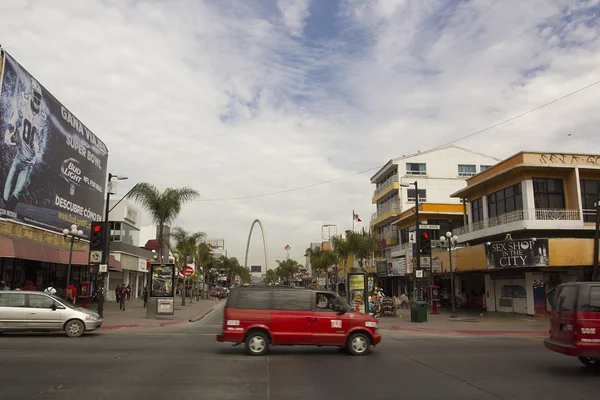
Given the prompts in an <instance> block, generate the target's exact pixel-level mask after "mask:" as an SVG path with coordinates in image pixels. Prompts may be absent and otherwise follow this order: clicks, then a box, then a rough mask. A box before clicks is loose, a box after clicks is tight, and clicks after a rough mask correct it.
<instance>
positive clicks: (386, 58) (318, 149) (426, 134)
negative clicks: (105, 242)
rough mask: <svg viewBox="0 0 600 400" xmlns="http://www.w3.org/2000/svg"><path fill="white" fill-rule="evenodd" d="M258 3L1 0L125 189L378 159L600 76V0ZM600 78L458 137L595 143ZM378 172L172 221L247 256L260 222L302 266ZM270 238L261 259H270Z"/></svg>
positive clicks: (361, 202)
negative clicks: (105, 151)
mask: <svg viewBox="0 0 600 400" xmlns="http://www.w3.org/2000/svg"><path fill="white" fill-rule="evenodd" d="M257 4H258V5H260V6H261V7H258V6H257ZM264 4H266V3H263V2H260V1H258V2H257V3H256V4H254V3H253V2H251V1H241V0H240V1H235V0H230V1H227V2H225V1H223V2H221V1H204V2H200V1H196V0H178V1H168V2H165V1H153V2H134V1H117V0H113V1H109V0H102V1H101V0H88V1H86V2H81V1H77V0H55V1H52V2H48V1H41V0H38V1H28V2H19V1H14V2H5V4H3V5H2V6H1V7H0V15H2V16H3V22H2V24H0V37H1V38H2V44H3V45H4V46H5V47H7V48H8V50H9V51H10V52H11V53H12V54H13V56H14V57H15V58H17V59H18V60H19V61H20V62H21V63H22V64H23V65H24V66H25V67H26V68H27V69H28V70H29V71H30V72H31V73H32V74H33V75H34V76H36V77H37V78H38V79H39V80H40V82H41V83H42V84H43V85H45V86H46V87H47V88H48V89H49V90H50V91H51V92H52V93H53V94H54V95H55V96H57V97H58V98H59V99H60V100H61V101H62V102H63V103H64V104H65V105H66V106H67V107H68V108H69V109H70V110H71V111H72V112H73V113H74V114H75V115H76V116H77V117H78V118H79V119H81V120H82V121H83V122H84V123H85V124H86V125H87V126H88V127H89V128H90V129H92V130H93V131H94V132H95V133H96V134H97V135H98V136H99V137H100V138H102V139H103V140H104V141H105V143H106V144H107V145H108V146H109V149H110V158H109V161H110V166H109V169H110V172H112V173H120V174H126V175H128V176H129V177H130V179H129V180H128V181H125V182H124V184H123V185H122V192H123V193H124V192H125V191H126V190H127V189H128V187H127V185H129V187H131V186H132V185H133V184H135V182H137V181H146V182H151V183H154V184H156V185H157V186H158V187H160V188H161V189H162V188H165V187H167V186H172V187H181V186H192V187H194V188H196V189H198V190H199V191H200V192H201V194H202V197H203V198H204V199H221V198H230V197H239V196H245V195H254V194H259V193H264V192H274V191H278V190H285V189H288V188H293V187H297V186H303V185H308V184H312V183H314V182H318V181H322V180H327V179H333V178H336V177H339V176H342V175H347V174H351V173H354V172H356V171H359V170H363V169H367V168H371V167H375V166H377V165H381V164H383V163H384V162H385V161H387V160H388V159H389V158H392V157H396V156H399V155H402V154H408V153H411V152H415V151H416V150H424V149H427V148H431V147H433V146H436V145H439V144H442V143H444V142H446V141H448V140H452V139H455V138H456V137H458V136H460V135H463V134H465V133H469V132H472V131H475V130H478V129H480V128H482V127H485V126H488V125H491V124H493V123H496V122H498V121H500V120H503V119H505V118H508V117H511V116H513V115H516V114H518V113H520V112H523V111H525V110H528V109H531V108H533V107H536V106H538V105H540V104H543V103H545V102H547V101H549V100H552V99H554V98H556V97H559V96H562V95H564V94H566V93H568V92H570V91H572V90H575V89H578V88H580V87H582V86H585V85H586V84H589V83H591V82H593V81H595V80H598V79H600V78H599V77H600V51H599V50H600V40H599V39H598V32H599V31H598V23H597V21H598V20H599V19H598V13H599V10H598V6H597V5H594V4H593V3H592V2H589V3H588V4H587V5H582V3H580V2H575V1H566V0H561V1H555V2H548V1H547V0H531V1H526V2H523V1H519V0H511V1H504V2H494V1H491V0H490V1H483V0H480V1H469V2H454V1H447V2H439V1H409V0H403V1H375V0H371V1H360V2H359V1H355V0H347V1H344V2H342V6H341V7H340V9H339V10H337V11H336V12H334V13H331V14H328V15H324V14H323V15H320V14H314V15H313V14H311V15H309V14H308V13H309V11H308V10H309V4H308V2H299V1H298V2H287V3H283V2H278V3H277V7H275V6H273V7H271V8H270V9H269V8H268V7H267V6H263V5H264ZM315 4H316V3H315ZM290 7H291V8H290ZM314 9H315V10H316V8H314ZM312 10H313V8H311V13H313V11H312ZM315 12H317V11H315ZM327 18H329V20H326V19H327ZM313 19H315V20H319V19H321V20H325V22H323V23H321V24H320V25H319V24H317V23H316V22H315V23H314V25H311V24H312V22H311V21H312V20H313ZM323 26H327V27H331V29H333V31H332V32H329V33H328V34H325V33H323V32H321V31H320V29H321V30H322V29H323V28H322V27H323ZM23 27H27V29H23ZM8 46H10V47H8ZM599 90H600V87H597V88H594V89H590V90H589V91H586V92H582V93H580V94H578V95H576V96H573V97H572V98H570V99H568V100H565V101H563V102H560V103H557V104H555V105H553V106H551V107H548V108H546V109H543V110H540V111H539V112H536V113H534V114H531V115H528V116H526V117H523V118H521V119H519V120H517V121H514V122H512V123H509V124H506V125H503V126H501V127H498V128H495V129H493V130H492V131H490V132H487V133H485V134H482V135H479V136H477V137H475V138H473V139H469V140H466V141H464V142H461V143H460V144H461V145H462V146H465V147H469V148H472V149H473V150H476V151H481V152H484V153H491V154H492V155H495V156H499V157H504V156H508V155H510V154H512V153H515V152H516V151H519V150H521V149H536V150H557V149H560V150H561V151H582V152H595V153H600V145H599V144H598V141H597V140H596V138H597V131H596V127H597V126H598V125H599V124H600V116H599V115H598V113H597V112H596V108H597V98H598V93H599ZM568 134H572V136H570V137H567V135H568ZM369 177H370V174H363V175H358V176H354V177H352V178H348V179H345V180H341V181H336V182H334V183H331V184H328V185H321V186H317V187H313V188H310V189H306V190H302V191H296V192H289V193H284V194H279V195H274V196H267V197H261V198H250V199H245V200H230V201H196V202H193V203H192V204H189V205H188V206H186V207H185V208H184V210H183V212H182V214H181V217H180V218H179V219H178V220H177V225H180V226H183V227H185V228H187V229H190V230H199V231H205V232H207V233H208V235H209V237H219V238H224V239H225V240H226V244H227V247H228V248H229V254H230V255H233V256H237V257H238V258H239V259H240V260H243V257H244V250H245V244H246V240H247V235H248V229H249V228H250V224H251V222H252V220H253V219H255V218H260V219H261V220H262V221H263V223H264V225H265V229H266V233H267V239H268V244H269V255H270V258H271V260H275V259H280V258H281V257H283V254H284V250H283V247H284V246H285V245H286V244H289V245H290V246H291V247H292V256H293V257H295V258H297V259H298V260H299V261H302V254H303V252H304V249H305V248H306V247H307V246H308V244H309V243H310V242H312V241H319V240H320V236H321V235H320V226H321V225H322V224H323V223H334V224H337V225H338V230H339V231H340V232H341V231H343V230H345V229H348V228H349V227H350V226H351V224H352V219H351V218H352V217H351V211H352V209H355V210H356V212H357V213H359V214H360V215H361V218H363V221H364V223H363V225H364V226H365V227H368V221H369V219H370V214H371V213H372V207H373V206H372V205H371V202H370V199H371V195H372V190H373V188H372V186H371V185H370V183H369ZM148 223H149V220H148V219H147V218H146V220H145V224H148ZM259 237H260V235H256V236H255V237H254V238H255V239H256V240H255V239H253V241H252V249H251V252H250V257H251V258H250V263H260V262H261V261H260V260H261V258H262V250H261V249H260V238H259Z"/></svg>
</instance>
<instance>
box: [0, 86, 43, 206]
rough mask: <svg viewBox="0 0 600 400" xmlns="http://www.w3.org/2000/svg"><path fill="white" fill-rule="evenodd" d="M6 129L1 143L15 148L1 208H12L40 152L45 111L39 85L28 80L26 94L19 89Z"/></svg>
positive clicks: (25, 184) (26, 182)
mask: <svg viewBox="0 0 600 400" xmlns="http://www.w3.org/2000/svg"><path fill="white" fill-rule="evenodd" d="M17 101H18V103H17V107H16V109H15V110H14V112H13V114H12V116H11V118H10V120H9V122H8V127H7V129H6V131H5V132H4V142H5V143H6V144H7V145H9V146H13V147H16V149H17V150H16V154H15V158H14V159H13V162H12V165H11V167H10V170H9V171H8V175H7V177H6V182H5V183H4V193H3V199H4V207H5V208H6V209H7V210H10V211H14V209H15V207H16V205H17V203H18V202H19V196H20V195H21V193H22V192H23V190H24V189H25V187H26V186H27V184H28V183H29V177H30V175H31V171H32V169H33V166H34V165H35V162H36V158H37V155H38V154H39V152H40V137H39V136H40V135H42V134H43V133H44V129H45V128H46V125H47V121H46V113H45V112H44V111H43V110H42V107H41V105H42V88H41V86H40V84H39V83H38V82H37V81H36V80H35V79H33V78H32V79H31V90H30V92H29V93H27V92H22V93H21V94H20V96H19V98H18V100H17Z"/></svg>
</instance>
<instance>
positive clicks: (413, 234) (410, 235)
mask: <svg viewBox="0 0 600 400" xmlns="http://www.w3.org/2000/svg"><path fill="white" fill-rule="evenodd" d="M416 236H417V233H416V232H415V231H412V232H408V243H417V240H416Z"/></svg>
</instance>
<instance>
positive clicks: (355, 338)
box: [347, 333, 370, 356]
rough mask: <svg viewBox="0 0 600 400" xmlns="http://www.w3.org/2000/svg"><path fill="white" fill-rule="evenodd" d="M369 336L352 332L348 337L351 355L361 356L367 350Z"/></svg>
mask: <svg viewBox="0 0 600 400" xmlns="http://www.w3.org/2000/svg"><path fill="white" fill-rule="evenodd" d="M369 346H370V343H369V338H368V337H367V335H365V334H364V333H354V334H352V335H350V337H349V338H348V346H347V347H348V351H349V352H350V354H352V355H353V356H363V355H365V354H367V352H368V351H369Z"/></svg>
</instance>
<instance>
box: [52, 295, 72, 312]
mask: <svg viewBox="0 0 600 400" xmlns="http://www.w3.org/2000/svg"><path fill="white" fill-rule="evenodd" d="M50 297H52V298H53V299H54V300H55V301H56V302H58V304H60V305H61V306H65V307H67V308H72V309H75V306H74V305H73V304H69V302H68V301H65V300H64V299H61V298H60V297H58V296H56V295H54V294H51V295H50Z"/></svg>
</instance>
